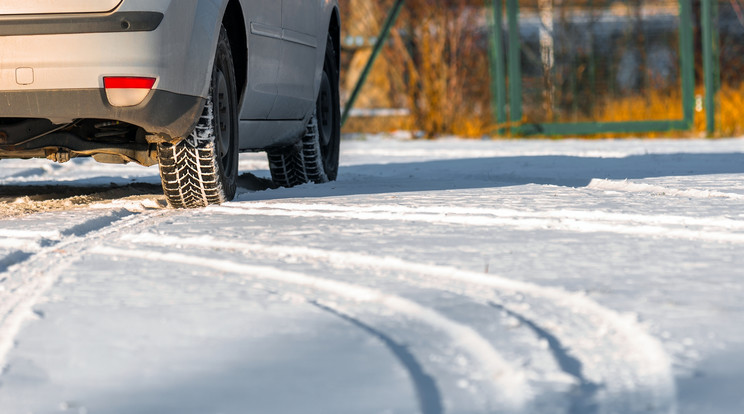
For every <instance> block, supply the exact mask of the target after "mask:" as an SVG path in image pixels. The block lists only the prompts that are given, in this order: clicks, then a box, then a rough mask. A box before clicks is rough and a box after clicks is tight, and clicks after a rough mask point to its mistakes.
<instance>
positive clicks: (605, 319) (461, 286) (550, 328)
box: [126, 234, 676, 413]
mask: <svg viewBox="0 0 744 414" xmlns="http://www.w3.org/2000/svg"><path fill="white" fill-rule="evenodd" d="M126 239H127V240H128V241H131V242H135V243H141V244H149V245H155V246H165V247H170V246H173V245H181V246H195V247H202V248H203V247H207V248H212V249H223V250H224V249H230V250H235V251H240V252H243V253H245V254H249V255H261V256H262V257H265V256H273V257H277V258H279V259H281V258H295V259H302V260H319V261H323V262H325V263H327V264H329V265H331V266H333V267H337V268H353V267H357V268H359V267H361V268H368V269H373V270H387V271H393V272H401V273H407V274H414V275H419V276H418V278H417V279H415V280H412V279H410V278H408V279H399V280H406V281H408V282H409V283H414V284H416V285H417V286H420V287H425V288H426V287H428V288H432V287H433V288H438V289H442V290H446V291H449V292H452V293H456V294H459V295H463V296H467V297H470V298H473V299H476V300H480V301H481V302H482V303H483V304H484V305H487V306H490V305H491V304H497V305H498V306H500V307H503V308H504V309H507V310H508V311H509V312H512V313H515V314H518V315H521V317H523V318H524V319H525V320H528V321H532V322H533V323H534V326H540V327H541V328H540V329H542V330H544V332H549V333H550V334H551V335H552V336H553V337H554V338H556V339H557V340H558V341H560V344H561V347H562V348H564V349H570V350H571V351H572V354H571V355H572V356H573V357H574V358H578V359H579V360H580V361H582V364H583V367H584V368H585V370H583V371H582V372H583V374H582V376H581V378H582V380H583V381H585V382H586V383H587V384H595V385H596V386H597V387H599V389H598V391H597V395H598V397H600V398H599V399H598V400H599V401H601V403H600V408H601V409H600V411H599V412H600V413H603V412H608V413H609V412H622V413H647V412H649V411H651V412H659V413H662V412H663V413H671V412H674V411H675V410H676V386H675V381H674V376H673V373H672V363H671V360H670V358H669V356H668V355H667V353H666V352H665V351H664V348H663V346H662V345H661V343H660V342H659V341H658V340H656V339H655V338H653V337H652V336H651V335H649V334H648V333H647V332H646V330H645V329H644V328H643V327H642V326H641V325H640V324H639V323H638V322H637V321H636V320H634V319H633V318H631V317H625V316H622V315H620V314H618V313H617V312H615V311H612V310H610V309H608V308H605V307H603V306H601V305H599V304H598V303H597V302H595V301H593V300H592V299H590V298H588V297H586V296H585V295H582V294H578V293H572V292H567V291H565V290H563V289H559V288H552V287H543V286H539V285H535V284H532V283H527V282H520V281H514V280H510V279H507V278H503V277H499V276H495V275H484V274H480V273H474V272H468V271H463V270H459V269H456V268H450V267H445V266H436V265H427V264H419V263H413V262H408V261H405V260H401V259H398V258H395V257H387V256H386V257H378V256H371V255H365V254H359V253H352V252H337V251H327V250H321V249H313V248H307V247H302V246H280V245H273V246H267V245H263V244H251V243H241V242H234V241H230V242H226V241H224V240H222V241H219V240H216V239H214V238H211V237H197V238H179V237H168V236H161V235H153V234H142V235H136V236H130V237H126ZM398 276H399V277H400V275H398ZM507 294H508V295H512V296H513V297H511V298H510V297H506V296H504V295H507ZM527 299H529V300H527ZM541 307H544V308H545V309H541ZM558 362H559V365H560V361H558ZM567 373H568V374H569V375H572V376H574V377H576V372H571V370H568V371H567Z"/></svg>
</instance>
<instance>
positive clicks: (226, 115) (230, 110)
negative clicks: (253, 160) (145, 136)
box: [158, 27, 239, 208]
mask: <svg viewBox="0 0 744 414" xmlns="http://www.w3.org/2000/svg"><path fill="white" fill-rule="evenodd" d="M235 85H236V81H235V69H234V66H233V59H232V53H231V52H230V42H229V39H228V37H227V31H226V30H225V28H224V27H223V28H222V29H221V31H220V37H219V41H218V43H217V53H216V54H215V61H214V68H213V70H212V80H211V82H210V87H209V97H208V98H207V103H206V104H205V105H204V109H203V111H202V115H201V117H200V118H199V121H198V123H197V125H196V127H195V128H194V131H193V132H192V133H191V135H190V136H189V137H188V138H186V139H184V140H182V141H181V142H179V143H177V144H159V145H158V159H159V162H160V178H161V181H162V184H163V191H164V192H165V196H166V198H167V199H168V203H169V204H170V205H171V206H173V207H175V208H197V207H206V206H208V205H210V204H221V203H224V202H226V201H229V200H232V199H233V197H235V190H236V187H237V177H238V153H239V149H238V99H237V88H236V86H235Z"/></svg>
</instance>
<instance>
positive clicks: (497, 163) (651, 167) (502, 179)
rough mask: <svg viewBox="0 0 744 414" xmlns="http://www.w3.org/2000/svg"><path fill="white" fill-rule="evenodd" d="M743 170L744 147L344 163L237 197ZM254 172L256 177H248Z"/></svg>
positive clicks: (260, 183) (261, 183)
mask: <svg viewBox="0 0 744 414" xmlns="http://www.w3.org/2000/svg"><path fill="white" fill-rule="evenodd" d="M715 174H744V153H711V154H689V153H679V154H646V155H634V156H629V157H625V158H597V157H576V156H515V157H490V158H471V159H453V160H435V161H422V162H407V163H391V164H367V165H354V166H347V167H342V168H341V170H340V172H339V180H338V181H336V182H333V183H330V184H327V185H324V186H320V187H317V186H302V187H299V188H294V189H279V190H277V191H268V192H263V191H262V190H269V189H273V188H274V186H273V185H272V184H271V182H270V181H269V180H266V179H261V178H258V177H255V176H253V175H252V174H244V175H243V182H246V183H250V186H243V188H244V189H245V190H248V191H249V192H247V193H246V192H242V193H241V194H239V196H238V200H239V201H250V200H271V199H283V198H296V197H332V196H345V195H361V194H385V193H398V192H417V191H443V190H460V189H479V188H498V187H509V186H518V185H528V184H537V185H555V186H562V187H586V186H588V185H589V184H590V183H591V182H592V180H595V179H609V180H633V179H645V178H658V177H674V176H680V177H681V176H703V175H715ZM248 176H251V177H252V178H249V177H248Z"/></svg>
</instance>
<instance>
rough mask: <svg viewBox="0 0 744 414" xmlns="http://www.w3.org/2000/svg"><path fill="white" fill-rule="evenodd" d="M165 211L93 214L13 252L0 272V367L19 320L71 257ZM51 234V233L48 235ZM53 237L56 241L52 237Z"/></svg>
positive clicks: (30, 313)
mask: <svg viewBox="0 0 744 414" xmlns="http://www.w3.org/2000/svg"><path fill="white" fill-rule="evenodd" d="M165 214H166V212H165V211H156V212H151V213H150V212H146V213H135V212H132V211H129V210H126V209H120V210H116V211H113V212H109V213H108V214H105V215H103V216H99V217H95V218H93V219H91V220H88V221H86V222H84V223H81V224H79V225H76V226H73V227H71V228H69V229H67V230H65V231H62V232H51V233H44V234H45V235H46V236H50V235H52V236H59V238H57V237H52V238H45V239H44V240H45V242H44V243H39V247H38V249H36V251H35V252H32V253H29V254H22V255H16V256H15V257H16V259H17V260H15V261H14V262H13V263H8V264H7V267H6V270H5V271H4V272H3V273H1V274H0V280H2V281H3V282H2V285H1V287H2V289H1V290H0V366H2V365H3V364H4V363H5V360H6V357H7V354H8V352H10V350H11V349H12V348H13V346H14V340H15V337H16V335H17V334H18V332H19V331H20V330H21V327H22V325H23V323H24V322H25V321H26V320H28V319H33V318H34V312H33V307H34V306H35V305H36V303H37V302H38V301H39V299H40V298H41V297H42V296H43V295H44V294H45V293H46V292H47V291H48V290H49V289H50V288H51V287H52V286H53V285H54V284H55V283H56V282H57V280H58V279H59V277H60V276H61V275H62V274H63V273H64V271H65V270H66V269H67V268H68V267H69V266H71V265H72V264H74V262H75V260H76V259H77V258H79V257H80V256H81V255H82V254H83V253H85V252H86V251H87V250H89V249H90V248H91V247H93V246H95V245H96V244H97V243H100V242H101V241H103V240H106V239H107V238H109V237H110V236H111V235H112V234H115V233H117V232H120V231H122V230H125V229H128V228H132V227H136V226H139V225H143V224H146V223H148V222H149V221H151V220H153V219H155V218H157V217H159V216H162V215H165ZM52 233H54V234H52ZM55 239H56V240H55Z"/></svg>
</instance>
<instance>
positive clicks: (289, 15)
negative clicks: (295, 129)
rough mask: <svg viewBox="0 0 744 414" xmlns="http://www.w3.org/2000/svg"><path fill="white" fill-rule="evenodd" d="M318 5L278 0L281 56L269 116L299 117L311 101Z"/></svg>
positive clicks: (300, 0)
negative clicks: (279, 0)
mask: <svg viewBox="0 0 744 414" xmlns="http://www.w3.org/2000/svg"><path fill="white" fill-rule="evenodd" d="M320 4H321V0H282V40H283V42H282V56H281V61H280V62H281V63H280V66H279V79H278V85H277V86H278V96H277V99H276V103H275V104H274V108H273V109H272V111H271V115H270V118H272V119H301V118H303V117H304V116H305V115H306V114H307V111H308V110H309V108H310V107H311V106H312V104H313V103H314V102H315V96H314V95H315V69H316V68H315V66H316V63H317V48H318V46H319V40H318V39H317V37H316V36H317V35H316V33H317V32H318V30H317V26H318V19H319V17H320ZM324 40H325V39H324Z"/></svg>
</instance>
